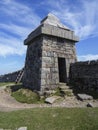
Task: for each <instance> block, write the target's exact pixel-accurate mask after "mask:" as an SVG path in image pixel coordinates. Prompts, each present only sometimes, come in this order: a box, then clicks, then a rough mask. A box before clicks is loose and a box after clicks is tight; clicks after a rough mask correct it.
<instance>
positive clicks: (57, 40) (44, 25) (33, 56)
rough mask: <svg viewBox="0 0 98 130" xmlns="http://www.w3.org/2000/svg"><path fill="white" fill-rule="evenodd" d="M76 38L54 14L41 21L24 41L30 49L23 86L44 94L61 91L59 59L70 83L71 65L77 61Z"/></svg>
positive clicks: (28, 50)
mask: <svg viewBox="0 0 98 130" xmlns="http://www.w3.org/2000/svg"><path fill="white" fill-rule="evenodd" d="M39 28H40V29H39ZM37 30H38V31H37ZM39 32H40V33H39ZM67 33H68V36H67ZM40 34H41V35H40ZM73 35H74V32H73V31H71V30H68V28H67V27H65V26H64V25H62V24H61V23H60V21H59V20H58V18H56V17H55V16H53V15H51V14H49V15H48V16H47V17H46V18H45V19H44V20H42V22H41V25H40V26H39V27H38V28H37V29H36V30H35V31H33V32H32V33H31V34H30V35H29V36H28V38H27V40H26V41H25V44H27V45H28V49H27V56H26V63H25V72H24V78H23V84H24V86H26V87H27V88H31V89H33V90H37V91H43V92H44V91H45V90H47V88H48V89H50V90H51V89H54V88H56V87H58V83H59V82H60V80H59V66H58V59H59V57H60V58H64V60H65V61H66V65H65V69H66V82H67V80H68V78H69V69H70V64H71V63H74V62H76V60H77V58H76V54H75V47H74V46H75V42H76V40H73ZM64 71H65V70H64Z"/></svg>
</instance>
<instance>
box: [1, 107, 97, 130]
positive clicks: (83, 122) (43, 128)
mask: <svg viewBox="0 0 98 130" xmlns="http://www.w3.org/2000/svg"><path fill="white" fill-rule="evenodd" d="M21 126H27V127H28V130H98V108H81V109H80V108H73V109H72V108H69V109H67V108H37V109H29V110H20V111H14V112H0V128H10V129H11V128H12V130H15V128H18V127H21Z"/></svg>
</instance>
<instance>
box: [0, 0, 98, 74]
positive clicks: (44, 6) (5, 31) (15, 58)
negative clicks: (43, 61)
mask: <svg viewBox="0 0 98 130" xmlns="http://www.w3.org/2000/svg"><path fill="white" fill-rule="evenodd" d="M97 5H98V0H0V74H4V73H9V72H13V71H16V70H18V69H21V68H22V67H23V66H24V62H25V56H26V46H24V45H23V41H24V39H25V38H26V37H27V35H28V34H29V33H30V32H31V31H32V30H33V29H35V28H36V27H37V26H38V25H39V24H40V20H41V19H42V18H44V17H45V16H46V15H47V14H48V13H53V14H54V15H56V16H57V17H58V18H59V19H60V20H61V22H62V23H63V24H65V25H66V26H68V27H69V28H71V29H72V30H74V31H75V33H76V35H78V36H79V37H80V42H78V43H77V44H76V50H77V56H78V60H82V61H85V60H93V59H98V43H97V42H98V7H97Z"/></svg>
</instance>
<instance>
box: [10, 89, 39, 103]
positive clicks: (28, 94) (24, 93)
mask: <svg viewBox="0 0 98 130" xmlns="http://www.w3.org/2000/svg"><path fill="white" fill-rule="evenodd" d="M11 95H12V96H13V97H14V98H15V99H16V100H17V101H19V102H22V103H37V102H38V101H39V100H40V97H39V95H38V94H37V93H35V92H32V91H31V90H29V89H24V88H21V89H19V90H17V91H15V92H12V93H11Z"/></svg>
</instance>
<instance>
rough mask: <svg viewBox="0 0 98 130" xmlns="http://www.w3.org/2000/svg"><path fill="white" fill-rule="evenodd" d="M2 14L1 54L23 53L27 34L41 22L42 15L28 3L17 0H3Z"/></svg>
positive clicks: (0, 27)
mask: <svg viewBox="0 0 98 130" xmlns="http://www.w3.org/2000/svg"><path fill="white" fill-rule="evenodd" d="M0 14H1V15H2V14H3V15H4V16H5V17H4V16H3V17H4V20H2V19H1V20H0V56H7V55H13V54H17V55H23V54H25V52H26V47H25V46H24V45H23V41H24V39H25V38H26V37H27V35H28V34H29V33H30V32H31V31H32V30H33V29H34V28H35V27H36V26H37V25H38V24H39V22H40V17H39V16H38V15H37V14H36V13H35V12H34V10H33V9H31V8H30V7H28V6H27V5H24V4H21V3H18V2H17V1H15V0H1V1H0Z"/></svg>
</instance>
